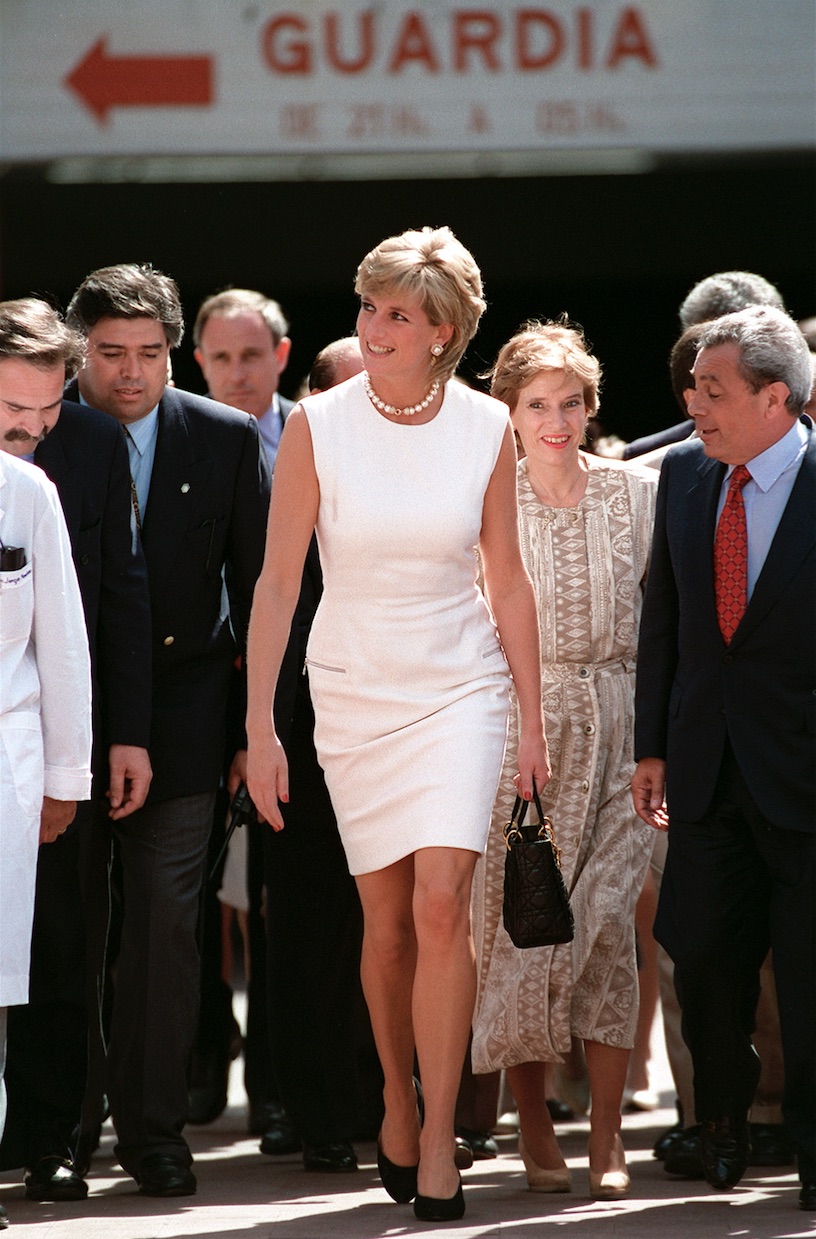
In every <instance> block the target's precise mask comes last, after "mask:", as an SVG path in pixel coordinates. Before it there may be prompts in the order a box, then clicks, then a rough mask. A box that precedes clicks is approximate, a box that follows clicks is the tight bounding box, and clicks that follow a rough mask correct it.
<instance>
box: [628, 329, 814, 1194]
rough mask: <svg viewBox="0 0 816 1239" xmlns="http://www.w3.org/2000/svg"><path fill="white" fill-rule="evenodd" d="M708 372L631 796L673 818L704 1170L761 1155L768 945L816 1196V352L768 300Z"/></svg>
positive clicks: (652, 609)
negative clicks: (815, 394)
mask: <svg viewBox="0 0 816 1239" xmlns="http://www.w3.org/2000/svg"><path fill="white" fill-rule="evenodd" d="M694 378H695V391H694V394H693V396H692V398H691V401H690V403H689V413H690V415H691V417H692V418H693V419H694V422H695V428H696V432H697V438H696V439H695V440H694V441H693V442H691V443H688V444H683V445H680V446H678V447H676V448H674V449H673V450H672V451H670V452H669V453H668V455H667V457H666V459H665V461H664V464H663V469H662V471H661V478H660V488H659V491H658V500H657V515H656V522H655V533H654V542H653V547H652V557H651V562H650V566H649V579H648V582H647V587H646V596H645V600H644V606H643V617H642V623H641V637H640V646H639V651H638V672H637V693H636V725H635V756H636V758H637V762H638V764H637V768H636V770H635V773H634V775H633V778H632V791H633V796H634V802H635V808H636V810H637V812H638V814H639V816H640V817H642V818H643V820H644V821H646V822H649V823H650V824H651V825H653V826H655V827H657V828H658V829H661V830H665V829H666V828H667V825H668V822H669V820H670V822H671V825H670V830H669V847H668V857H667V861H666V868H665V873H664V878H663V884H662V888H661V892H660V902H659V906H658V914H657V920H656V924H655V934H656V937H657V938H658V941H659V942H660V943H661V944H662V945H663V946H664V947H665V949H666V950H667V951H668V953H669V955H670V956H671V957H672V959H673V960H674V965H675V984H676V988H677V993H678V996H679V998H680V1003H681V1006H682V1009H683V1035H684V1037H685V1040H686V1042H687V1044H688V1047H689V1050H690V1051H691V1056H692V1060H693V1063H694V1099H695V1110H696V1118H697V1121H698V1123H700V1124H701V1133H700V1140H701V1154H702V1166H703V1172H704V1174H705V1177H706V1179H707V1180H708V1182H709V1183H710V1184H711V1185H712V1186H713V1187H717V1188H721V1189H729V1188H731V1187H733V1186H734V1185H735V1184H736V1183H738V1182H739V1181H740V1179H741V1177H742V1175H743V1174H744V1172H745V1169H746V1166H747V1165H748V1162H749V1157H750V1138H749V1128H748V1122H747V1116H748V1110H749V1107H750V1106H751V1103H752V1100H753V1097H754V1092H755V1089H756V1084H757V1080H758V1077H759V1060H758V1058H757V1055H756V1052H755V1050H754V1047H753V1045H752V1041H751V1034H752V1032H753V1028H754V1016H755V1011H756V1005H757V997H758V994H759V970H760V966H761V964H762V962H763V960H764V959H765V956H766V955H767V952H768V949H769V947H770V948H772V950H773V960H774V972H775V975H776V985H777V995H778V1001H779V1016H780V1025H781V1030H782V1048H783V1056H784V1063H785V1093H784V1101H783V1112H784V1115H785V1120H786V1123H787V1125H788V1129H789V1132H790V1135H791V1138H792V1141H793V1143H794V1146H795V1148H796V1151H797V1157H798V1163H799V1176H800V1179H801V1184H802V1187H801V1194H800V1204H801V1207H802V1208H803V1209H816V1150H815V1149H814V1137H815V1136H816V1114H814V1107H815V1106H816V1070H815V1069H814V1055H815V1054H816V958H815V957H814V953H815V951H816V926H815V925H814V899H813V892H814V888H815V883H816V873H815V872H814V814H813V805H814V790H816V780H815V779H814V744H813V731H814V726H813V695H814V690H815V689H816V685H815V684H814V666H815V665H816V649H814V633H815V632H816V575H815V573H814V560H815V559H816V441H814V435H813V426H812V423H811V422H810V419H809V418H807V417H802V416H801V413H802V410H803V409H804V406H805V404H806V403H807V400H808V396H809V393H810V382H811V363H810V355H809V353H808V349H807V345H806V343H805V341H804V338H803V336H802V334H801V332H800V331H799V329H798V327H797V326H796V324H795V323H794V322H793V321H792V319H790V318H788V316H787V315H786V314H784V313H783V312H782V311H780V310H778V309H775V308H773V307H752V308H750V309H747V310H743V311H741V312H740V313H737V314H729V315H726V316H724V317H722V318H719V319H716V320H715V321H714V322H711V323H707V324H706V325H705V326H704V328H703V330H702V332H701V336H700V351H699V353H698V355H697V360H696V362H695V365H694ZM664 794H665V803H664ZM667 814H668V816H667Z"/></svg>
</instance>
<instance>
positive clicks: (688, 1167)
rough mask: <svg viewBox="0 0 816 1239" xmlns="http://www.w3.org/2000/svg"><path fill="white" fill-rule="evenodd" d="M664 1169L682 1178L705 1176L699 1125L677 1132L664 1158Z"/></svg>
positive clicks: (702, 1177)
mask: <svg viewBox="0 0 816 1239" xmlns="http://www.w3.org/2000/svg"><path fill="white" fill-rule="evenodd" d="M663 1169H664V1170H665V1171H666V1174H675V1175H677V1176H678V1178H681V1179H704V1178H705V1171H704V1170H703V1153H702V1149H701V1147H700V1128H699V1125H698V1126H696V1127H686V1128H684V1129H683V1130H681V1131H680V1132H678V1133H677V1136H676V1138H675V1139H674V1141H673V1142H672V1145H671V1147H670V1148H669V1150H668V1152H667V1153H666V1156H665V1157H664V1158H663Z"/></svg>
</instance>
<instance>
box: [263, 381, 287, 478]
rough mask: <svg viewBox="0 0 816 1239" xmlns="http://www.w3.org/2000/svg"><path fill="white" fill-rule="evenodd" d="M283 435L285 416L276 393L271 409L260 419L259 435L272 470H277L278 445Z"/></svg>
mask: <svg viewBox="0 0 816 1239" xmlns="http://www.w3.org/2000/svg"><path fill="white" fill-rule="evenodd" d="M282 433H283V414H282V413H281V411H280V401H279V400H278V393H277V392H275V394H274V396H273V397H272V403H271V404H270V406H269V408H268V409H267V410H266V412H265V413H264V414H263V416H262V417H259V418H258V434H259V435H260V436H261V442H262V443H263V445H264V449H265V451H266V459H267V460H268V461H269V468H270V469H274V468H275V457H276V456H277V454H278V444H279V443H280V437H281V434H282Z"/></svg>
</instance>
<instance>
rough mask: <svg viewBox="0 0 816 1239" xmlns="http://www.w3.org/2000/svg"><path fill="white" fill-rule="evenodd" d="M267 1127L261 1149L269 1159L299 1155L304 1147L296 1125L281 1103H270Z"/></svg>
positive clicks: (267, 1105) (267, 1104)
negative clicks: (291, 1154)
mask: <svg viewBox="0 0 816 1239" xmlns="http://www.w3.org/2000/svg"><path fill="white" fill-rule="evenodd" d="M266 1107H267V1115H268V1119H267V1127H266V1130H265V1131H264V1133H263V1137H262V1139H261V1144H260V1149H261V1152H262V1153H265V1154H266V1156H267V1157H283V1156H285V1155H286V1154H287V1153H299V1152H300V1150H301V1149H302V1147H303V1143H302V1141H301V1139H300V1136H299V1135H298V1134H297V1132H296V1131H295V1125H294V1123H293V1122H292V1120H291V1119H290V1117H289V1115H288V1114H287V1113H286V1111H285V1110H284V1108H283V1106H282V1105H281V1104H280V1102H268V1103H266Z"/></svg>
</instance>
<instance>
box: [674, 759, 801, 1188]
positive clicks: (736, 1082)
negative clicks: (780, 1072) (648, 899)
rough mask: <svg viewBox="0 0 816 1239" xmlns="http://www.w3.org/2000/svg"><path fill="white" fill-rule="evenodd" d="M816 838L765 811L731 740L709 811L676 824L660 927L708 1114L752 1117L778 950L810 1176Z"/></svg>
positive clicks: (791, 1109) (788, 1059)
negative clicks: (758, 1035) (768, 977)
mask: <svg viewBox="0 0 816 1239" xmlns="http://www.w3.org/2000/svg"><path fill="white" fill-rule="evenodd" d="M815 843H816V840H815V839H814V836H813V835H812V834H806V833H804V832H799V831H793V830H780V829H777V828H776V827H774V826H773V825H772V823H771V822H769V821H768V820H767V819H766V818H765V817H764V816H763V815H762V814H761V813H760V811H759V809H758V808H757V806H756V804H755V803H754V801H753V798H752V797H751V795H750V793H749V791H748V789H747V787H746V784H745V781H744V779H743V777H742V774H741V773H740V770H739V768H738V766H737V763H736V760H735V759H734V756H733V753H732V752H731V749H730V747H727V748H726V752H725V755H724V758H723V762H722V766H721V769H720V774H719V778H718V781H717V786H716V790H715V793H714V797H713V799H712V802H711V805H710V807H709V809H708V812H707V813H706V814H705V816H704V817H703V818H701V819H700V820H699V821H696V822H683V821H678V820H676V819H672V820H671V824H670V828H669V850H668V858H667V862H666V870H665V873H664V877H663V885H662V889H661V893H660V903H659V905H658V912H657V920H656V922H655V935H656V937H657V939H658V941H659V942H660V943H661V944H662V945H663V946H664V947H665V948H666V950H667V951H668V953H669V955H670V956H671V957H672V959H673V960H674V967H675V974H674V975H675V985H676V988H677V994H678V997H679V1000H680V1005H681V1008H682V1012H683V1036H684V1038H685V1040H686V1043H687V1045H688V1047H689V1050H690V1051H691V1057H692V1061H693V1064H694V1099H695V1110H696V1116H697V1121H698V1122H704V1121H705V1120H707V1119H713V1118H717V1117H720V1116H723V1115H732V1116H745V1115H747V1112H748V1110H749V1109H750V1106H751V1103H752V1100H753V1097H754V1093H755V1091H756V1087H757V1082H758V1080H759V1074H760V1068H759V1060H758V1058H757V1055H756V1053H755V1050H754V1047H753V1044H752V1040H751V1037H752V1033H753V1031H754V1027H755V1017H756V1007H757V999H758V996H759V988H760V982H759V976H760V968H761V965H762V962H763V960H764V959H765V957H766V955H767V953H768V949H769V947H770V948H772V950H773V961H774V972H775V975H776V985H777V996H778V1002H779V1019H780V1027H781V1032H782V1053H783V1059H784V1066H785V1091H784V1097H783V1106H782V1109H783V1115H784V1118H785V1121H786V1123H787V1125H788V1128H789V1131H790V1135H791V1138H792V1140H793V1142H794V1146H795V1148H796V1150H797V1153H798V1156H799V1164H800V1172H801V1171H802V1170H803V1169H804V1170H805V1171H806V1172H807V1173H809V1174H812V1173H813V1170H814V1168H816V1164H815V1163H814V1136H815V1135H816V1132H815V1130H814V1128H815V1126H816V1061H815V1060H816V924H815V923H814V898H813V892H814V889H816V887H815V886H814V879H815V878H816V866H815V865H814V854H815V852H816V848H815V847H814V844H815Z"/></svg>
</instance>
